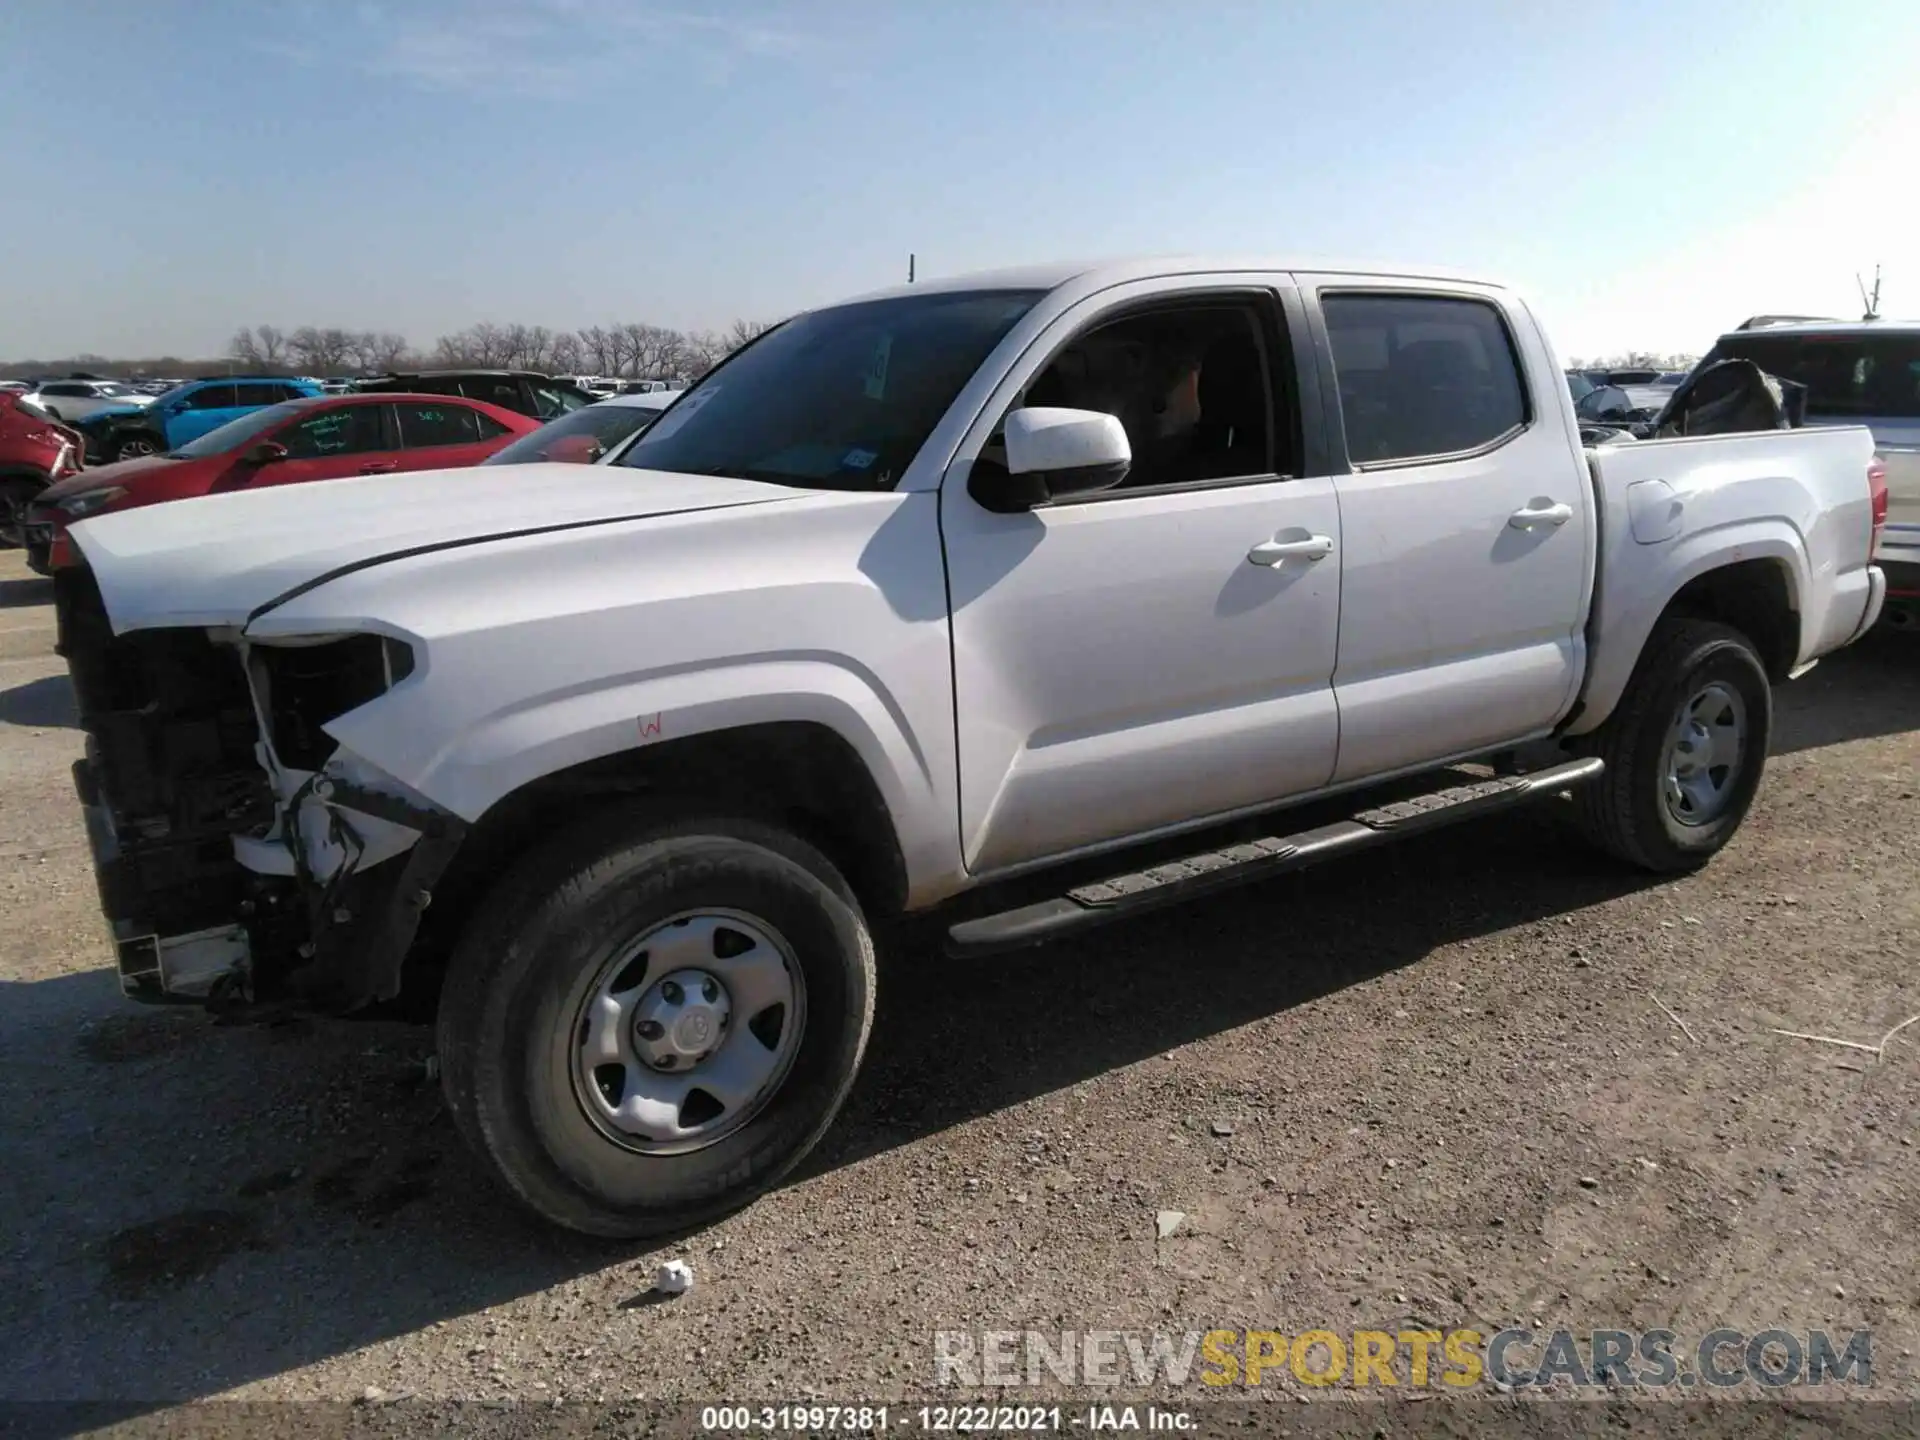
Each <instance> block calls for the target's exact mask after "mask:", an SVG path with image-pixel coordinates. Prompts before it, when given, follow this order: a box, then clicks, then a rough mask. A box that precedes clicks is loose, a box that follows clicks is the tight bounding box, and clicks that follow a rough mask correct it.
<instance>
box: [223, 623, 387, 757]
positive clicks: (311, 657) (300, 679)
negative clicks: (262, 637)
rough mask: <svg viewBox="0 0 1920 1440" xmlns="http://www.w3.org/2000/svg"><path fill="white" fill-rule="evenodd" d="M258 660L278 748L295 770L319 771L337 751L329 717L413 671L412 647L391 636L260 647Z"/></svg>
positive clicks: (256, 654)
mask: <svg viewBox="0 0 1920 1440" xmlns="http://www.w3.org/2000/svg"><path fill="white" fill-rule="evenodd" d="M253 662H254V664H255V665H256V666H257V667H259V675H260V678H261V680H262V681H263V682H264V684H263V690H264V694H263V697H262V698H263V699H264V701H265V705H266V710H267V715H268V719H269V721H270V723H271V725H272V734H271V736H270V737H269V738H270V739H271V740H272V742H273V752H274V754H275V755H276V756H278V757H279V760H280V763H281V764H282V765H285V766H287V767H289V768H290V769H294V770H318V769H319V768H320V767H321V766H322V765H323V764H325V763H326V759H327V756H328V755H330V754H332V753H333V749H334V741H333V737H332V736H330V735H328V734H327V733H326V731H325V730H323V729H322V728H321V727H322V726H324V725H325V724H326V723H327V722H328V721H330V720H333V719H335V718H336V717H337V716H341V715H344V714H346V713H347V712H348V711H349V710H353V709H356V708H358V707H359V706H361V705H364V704H366V703H367V702H368V701H369V700H372V699H375V698H377V697H378V696H381V695H384V694H385V693H386V692H387V691H388V690H390V689H391V688H393V686H395V685H397V684H398V683H399V682H400V681H402V680H404V679H405V678H406V677H407V676H408V675H411V674H412V673H413V651H412V649H411V648H409V647H408V646H407V645H406V644H405V643H404V642H402V641H399V640H395V639H392V638H390V637H388V636H385V635H345V636H341V637H340V638H339V639H334V640H322V641H319V642H317V643H311V644H271V645H257V646H255V647H254V648H253Z"/></svg>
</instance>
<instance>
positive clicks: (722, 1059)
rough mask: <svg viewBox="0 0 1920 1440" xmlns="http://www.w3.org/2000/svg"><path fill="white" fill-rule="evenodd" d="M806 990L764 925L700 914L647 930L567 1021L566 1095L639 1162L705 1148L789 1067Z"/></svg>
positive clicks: (725, 913)
mask: <svg viewBox="0 0 1920 1440" xmlns="http://www.w3.org/2000/svg"><path fill="white" fill-rule="evenodd" d="M806 1006H807V1001H806V982H805V980H804V979H803V978H802V976H801V973H800V966H799V964H798V963H797V962H796V961H795V959H794V957H793V951H792V948H791V947H790V946H789V945H788V944H787V943H786V940H785V939H784V938H783V937H782V936H781V935H780V933H779V932H778V931H777V930H775V929H774V928H773V927H772V926H770V925H768V924H766V923H765V922H764V921H761V920H756V919H754V918H753V917H751V916H749V915H744V914H742V913H740V912H739V911H735V910H698V911H692V912H689V913H686V914H683V915H676V916H674V917H673V918H672V919H670V920H667V921H664V922H662V923H661V924H659V925H656V926H654V927H653V928H652V929H651V930H649V931H647V932H646V934H644V935H642V936H641V937H640V938H639V939H638V940H636V941H635V942H633V943H632V944H630V945H627V946H625V947H624V948H623V949H621V950H620V951H619V952H617V953H616V954H615V955H614V957H613V958H612V959H611V960H609V961H608V962H607V963H606V964H605V965H603V966H602V967H601V969H600V973H599V974H598V975H597V976H595V977H594V980H593V983H592V984H591V985H589V986H588V988H587V992H586V997H585V999H583V1000H582V1001H581V1003H580V1006H579V1008H578V1010H577V1011H576V1012H575V1015H574V1022H573V1034H574V1065H573V1081H574V1091H575V1094H576V1096H577V1097H578V1099H579V1101H580V1107H581V1109H582V1110H584V1111H585V1112H586V1115H587V1118H588V1119H589V1120H591V1121H592V1122H593V1124H594V1126H595V1127H596V1128H597V1129H598V1130H599V1131H600V1132H601V1134H603V1135H605V1136H606V1137H607V1138H608V1139H609V1140H611V1141H612V1142H613V1143H614V1144H616V1145H619V1146H621V1147H623V1148H625V1149H628V1150H634V1151H638V1152H639V1153H641V1154H644V1155H678V1154H684V1153H686V1152H687V1151H690V1150H699V1149H703V1148H705V1147H706V1146H708V1145H714V1144H717V1143H718V1142H720V1141H721V1140H724V1139H726V1137H727V1136H729V1135H731V1134H733V1133H734V1132H736V1131H737V1130H739V1129H740V1127H741V1126H743V1125H745V1124H746V1123H747V1122H748V1121H750V1120H751V1119H753V1117H754V1116H755V1115H757V1114H758V1113H759V1112H760V1111H761V1110H762V1109H763V1108H764V1107H765V1105H766V1103H767V1101H768V1100H770V1099H772V1098H773V1095H774V1092H776V1091H777V1090H778V1089H779V1088H780V1085H781V1083H782V1082H783V1081H784V1080H785V1079H786V1078H787V1072H788V1071H789V1070H790V1069H792V1068H793V1059H794V1055H795V1054H796V1053H797V1052H798V1050H799V1048H800V1035H801V1033H802V1031H803V1030H804V1029H805V1028H806V1018H807V1017H806Z"/></svg>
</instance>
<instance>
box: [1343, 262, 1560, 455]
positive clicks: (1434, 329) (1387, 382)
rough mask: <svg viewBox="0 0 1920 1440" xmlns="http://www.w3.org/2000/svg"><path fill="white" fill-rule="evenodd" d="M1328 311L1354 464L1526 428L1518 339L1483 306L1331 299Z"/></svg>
mask: <svg viewBox="0 0 1920 1440" xmlns="http://www.w3.org/2000/svg"><path fill="white" fill-rule="evenodd" d="M1321 309H1322V311H1323V312H1324V313H1325V315H1326V319H1327V338H1328V339H1329V341H1330V342H1331V343H1332V346H1333V369H1334V375H1335V377H1336V379H1337V380H1338V381H1339V385H1340V411H1341V415H1342V417H1343V418H1344V420H1345V422H1346V432H1347V455H1348V457H1349V458H1350V459H1351V460H1352V461H1353V463H1354V464H1356V465H1367V464H1374V463H1378V462H1380V461H1386V460H1413V459H1420V458H1423V457H1426V456H1438V455H1453V454H1457V453H1459V452H1460V451H1463V450H1477V449H1479V448H1480V447H1482V446H1484V445H1489V444H1491V443H1492V442H1494V441H1496V440H1498V439H1500V438H1501V437H1502V436H1505V435H1508V434H1510V433H1511V432H1513V431H1514V430H1517V429H1519V428H1520V427H1521V426H1522V425H1524V424H1526V422H1527V401H1526V391H1525V389H1524V387H1523V386H1522V385H1521V382H1520V362H1519V359H1518V357H1517V356H1515V354H1514V352H1513V341H1512V338H1511V337H1510V336H1509V335H1508V333H1507V327H1506V324H1505V322H1504V321H1503V320H1502V319H1501V318H1500V312H1499V311H1498V310H1497V309H1496V308H1495V307H1494V306H1492V305H1490V304H1488V303H1487V302H1485V301H1484V300H1463V299H1452V298H1441V297H1439V296H1424V295H1329V296H1327V297H1325V298H1324V299H1323V300H1322V302H1321Z"/></svg>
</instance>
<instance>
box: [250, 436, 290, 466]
mask: <svg viewBox="0 0 1920 1440" xmlns="http://www.w3.org/2000/svg"><path fill="white" fill-rule="evenodd" d="M286 458H287V447H286V446H284V445H282V444H281V443H280V442H279V441H278V440H262V441H261V442H260V443H259V444H257V445H249V446H248V447H247V448H246V449H245V450H243V451H242V452H241V453H240V463H241V464H243V465H271V464H272V463H273V462H274V461H276V460H284V459H286Z"/></svg>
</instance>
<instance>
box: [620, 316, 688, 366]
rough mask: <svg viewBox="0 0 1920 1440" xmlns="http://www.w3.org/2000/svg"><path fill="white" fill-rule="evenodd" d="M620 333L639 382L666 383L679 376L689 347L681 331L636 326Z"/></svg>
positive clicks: (660, 327) (633, 325) (626, 327)
mask: <svg viewBox="0 0 1920 1440" xmlns="http://www.w3.org/2000/svg"><path fill="white" fill-rule="evenodd" d="M620 333H621V335H622V336H623V337H624V338H625V340H626V344H627V361H628V363H629V364H630V365H631V366H632V367H633V375H634V377H635V378H636V379H640V380H663V379H667V378H669V377H671V376H673V375H674V374H676V373H677V372H678V370H679V368H680V362H681V359H682V352H683V351H684V350H685V348H686V343H687V342H686V337H685V336H683V335H681V333H680V332H679V331H678V330H669V329H667V328H665V327H664V326H661V325H646V324H641V323H637V322H636V323H633V324H628V325H623V326H621V327H620Z"/></svg>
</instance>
